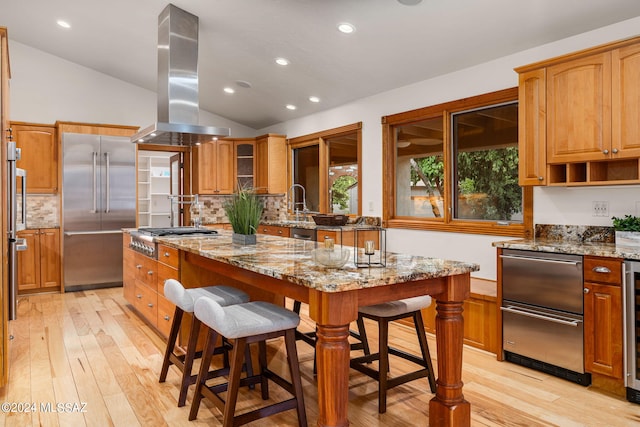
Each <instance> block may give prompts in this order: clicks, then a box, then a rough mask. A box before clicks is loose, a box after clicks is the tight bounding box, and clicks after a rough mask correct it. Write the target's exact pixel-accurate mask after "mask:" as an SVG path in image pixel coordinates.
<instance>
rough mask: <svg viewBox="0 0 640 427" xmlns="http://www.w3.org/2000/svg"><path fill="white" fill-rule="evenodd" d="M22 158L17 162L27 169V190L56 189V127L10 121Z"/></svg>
mask: <svg viewBox="0 0 640 427" xmlns="http://www.w3.org/2000/svg"><path fill="white" fill-rule="evenodd" d="M11 129H12V130H13V138H14V140H15V141H16V147H18V148H20V149H21V158H20V160H18V161H17V162H16V166H17V167H19V168H22V169H24V170H26V171H27V193H40V194H46V193H57V192H58V164H59V163H58V151H59V150H58V140H57V137H56V127H55V126H47V125H33V124H27V123H12V124H11Z"/></svg>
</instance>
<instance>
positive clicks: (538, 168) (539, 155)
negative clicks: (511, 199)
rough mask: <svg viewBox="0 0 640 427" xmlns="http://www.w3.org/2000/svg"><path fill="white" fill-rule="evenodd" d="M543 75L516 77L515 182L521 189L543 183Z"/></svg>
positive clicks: (536, 71) (540, 71) (544, 99)
mask: <svg viewBox="0 0 640 427" xmlns="http://www.w3.org/2000/svg"><path fill="white" fill-rule="evenodd" d="M545 71H546V70H545V69H544V68H542V69H539V70H533V71H529V72H526V73H522V74H520V76H519V81H520V83H519V86H518V97H519V105H518V180H519V184H520V185H522V186H524V185H545V184H546V183H547V180H546V168H547V156H546V150H547V143H546V138H547V134H546V132H547V131H546V87H545Z"/></svg>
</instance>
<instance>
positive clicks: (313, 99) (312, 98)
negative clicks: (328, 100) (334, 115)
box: [309, 96, 320, 102]
mask: <svg viewBox="0 0 640 427" xmlns="http://www.w3.org/2000/svg"><path fill="white" fill-rule="evenodd" d="M309 101H311V102H320V98H318V97H317V96H310V97H309Z"/></svg>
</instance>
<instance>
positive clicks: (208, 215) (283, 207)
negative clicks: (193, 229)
mask: <svg viewBox="0 0 640 427" xmlns="http://www.w3.org/2000/svg"><path fill="white" fill-rule="evenodd" d="M229 197H231V196H206V195H200V196H199V198H200V200H201V201H202V203H203V204H204V213H203V221H202V222H203V224H218V223H227V222H229V220H228V219H227V215H226V213H225V211H224V208H223V207H222V206H223V205H224V202H225V200H227V199H228V198H229ZM260 198H261V199H262V200H263V202H264V211H263V213H262V220H263V221H281V220H285V219H286V218H287V200H286V196H285V195H284V194H273V195H271V194H269V195H264V196H260Z"/></svg>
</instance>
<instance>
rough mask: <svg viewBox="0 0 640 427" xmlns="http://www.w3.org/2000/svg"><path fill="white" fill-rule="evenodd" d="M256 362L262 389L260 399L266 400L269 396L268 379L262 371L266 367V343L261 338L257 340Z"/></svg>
mask: <svg viewBox="0 0 640 427" xmlns="http://www.w3.org/2000/svg"><path fill="white" fill-rule="evenodd" d="M258 363H259V365H260V366H259V368H258V369H260V389H261V390H262V399H263V400H267V399H268V398H269V380H268V379H267V376H266V375H264V371H265V370H266V369H267V343H266V341H264V340H262V341H259V342H258Z"/></svg>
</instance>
